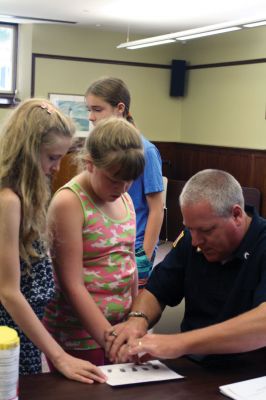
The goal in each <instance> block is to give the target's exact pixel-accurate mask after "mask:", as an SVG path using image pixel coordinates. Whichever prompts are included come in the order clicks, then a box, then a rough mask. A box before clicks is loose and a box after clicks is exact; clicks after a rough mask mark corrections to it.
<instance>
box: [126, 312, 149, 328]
mask: <svg viewBox="0 0 266 400" xmlns="http://www.w3.org/2000/svg"><path fill="white" fill-rule="evenodd" d="M130 317H137V318H144V319H146V321H147V323H148V325H149V318H148V317H147V315H146V314H144V313H143V312H142V311H131V312H130V313H129V314H128V316H127V318H130Z"/></svg>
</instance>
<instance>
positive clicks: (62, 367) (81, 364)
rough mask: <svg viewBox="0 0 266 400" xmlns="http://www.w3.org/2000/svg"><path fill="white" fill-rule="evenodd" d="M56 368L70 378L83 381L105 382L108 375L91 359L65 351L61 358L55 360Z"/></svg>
mask: <svg viewBox="0 0 266 400" xmlns="http://www.w3.org/2000/svg"><path fill="white" fill-rule="evenodd" d="M53 363H54V366H55V368H56V369H57V370H58V371H60V372H61V373H62V374H63V375H65V376H66V377H67V378H69V379H73V380H75V381H79V382H83V383H94V382H99V383H104V382H106V379H107V377H106V376H105V375H104V373H103V372H102V371H101V370H100V369H99V368H97V367H96V366H95V365H94V364H92V363H90V362H89V361H85V360H81V359H80V358H76V357H72V356H71V355H69V354H67V353H66V352H64V353H63V354H62V355H61V356H60V358H59V359H57V360H56V361H53Z"/></svg>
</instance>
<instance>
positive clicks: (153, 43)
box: [127, 39, 175, 50]
mask: <svg viewBox="0 0 266 400" xmlns="http://www.w3.org/2000/svg"><path fill="white" fill-rule="evenodd" d="M173 42H175V39H165V40H158V41H157V42H152V43H141V44H135V45H132V46H128V47H127V49H129V50H134V49H141V48H142V47H150V46H158V45H159V44H167V43H173Z"/></svg>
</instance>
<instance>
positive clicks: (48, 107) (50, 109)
mask: <svg viewBox="0 0 266 400" xmlns="http://www.w3.org/2000/svg"><path fill="white" fill-rule="evenodd" d="M41 108H42V109H43V110H46V111H47V112H48V114H52V112H53V111H54V108H53V106H51V105H50V104H48V103H45V102H42V103H41Z"/></svg>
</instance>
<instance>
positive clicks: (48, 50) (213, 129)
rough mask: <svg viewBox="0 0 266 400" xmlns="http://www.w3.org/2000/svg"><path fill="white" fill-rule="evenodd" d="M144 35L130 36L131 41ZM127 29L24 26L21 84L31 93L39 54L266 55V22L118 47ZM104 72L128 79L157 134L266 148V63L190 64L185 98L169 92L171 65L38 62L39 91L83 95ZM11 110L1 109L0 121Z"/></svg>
mask: <svg viewBox="0 0 266 400" xmlns="http://www.w3.org/2000/svg"><path fill="white" fill-rule="evenodd" d="M138 38H139V37H136V36H134V37H130V40H135V39H138ZM125 39H126V33H125V34H122V33H117V32H103V31H100V30H91V29H85V28H80V27H75V26H65V25H45V24H36V25H23V26H21V27H20V52H19V72H18V89H19V95H20V97H21V98H22V99H23V98H26V97H29V95H30V79H31V53H32V52H33V53H43V54H49V55H62V56H72V57H85V58H99V59H111V60H118V61H131V62H143V63H155V64H164V65H170V63H171V60H172V59H185V60H186V61H187V63H188V65H189V66H193V65H198V64H212V63H222V62H230V61H240V60H249V59H261V58H264V59H265V58H266V28H265V27H260V28H253V29H249V30H247V29H246V30H243V31H237V32H232V33H227V34H223V35H218V36H213V37H209V38H202V39H196V40H192V41H188V42H187V43H177V44H170V45H165V46H158V47H151V48H144V49H139V50H125V49H120V50H119V49H116V46H117V45H118V44H119V43H121V42H124V41H125ZM102 75H113V76H119V77H121V78H122V79H124V80H125V81H126V82H127V84H128V86H129V88H130V91H131V93H132V109H131V111H132V114H133V116H134V118H135V120H136V123H137V125H138V126H139V128H140V129H141V130H142V132H143V133H144V134H145V135H146V136H147V137H148V138H149V139H151V140H158V141H160V140H161V141H182V142H189V143H198V144H201V143H203V144H210V145H222V146H233V147H249V148H258V149H264V148H265V144H266V119H265V108H266V63H260V64H248V65H237V66H229V67H228V66H220V67H216V68H203V69H190V70H188V73H187V89H186V96H185V97H184V98H171V97H170V96H169V86H170V69H162V68H161V69H159V68H145V67H136V66H121V65H114V64H112V65H111V64H102V63H82V62H73V61H65V60H64V61H62V60H52V59H40V58H38V59H37V61H36V76H35V95H36V96H41V97H47V96H48V93H69V94H83V93H84V91H85V90H86V88H87V87H88V85H89V84H90V83H91V82H92V81H93V80H94V79H97V78H98V77H100V76H102ZM6 112H7V111H5V110H0V120H2V119H3V117H4V116H5V114H6Z"/></svg>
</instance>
